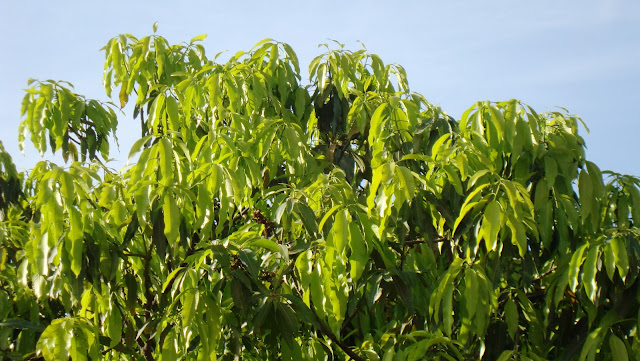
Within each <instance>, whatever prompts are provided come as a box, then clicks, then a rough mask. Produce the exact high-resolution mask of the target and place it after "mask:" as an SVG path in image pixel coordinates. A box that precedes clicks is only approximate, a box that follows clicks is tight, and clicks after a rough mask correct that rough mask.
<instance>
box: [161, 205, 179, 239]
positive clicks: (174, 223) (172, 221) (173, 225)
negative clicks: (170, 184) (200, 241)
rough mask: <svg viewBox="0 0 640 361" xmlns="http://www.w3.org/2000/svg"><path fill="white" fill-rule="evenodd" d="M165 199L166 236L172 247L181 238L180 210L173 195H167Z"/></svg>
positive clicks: (163, 209) (163, 210)
mask: <svg viewBox="0 0 640 361" xmlns="http://www.w3.org/2000/svg"><path fill="white" fill-rule="evenodd" d="M163 198H164V200H163V204H162V212H163V214H164V235H165V236H166V237H167V242H169V245H171V244H174V243H176V242H177V241H178V238H179V237H180V209H179V208H178V205H177V204H176V200H175V199H174V197H172V196H171V195H169V194H166V195H165V196H164V197H163Z"/></svg>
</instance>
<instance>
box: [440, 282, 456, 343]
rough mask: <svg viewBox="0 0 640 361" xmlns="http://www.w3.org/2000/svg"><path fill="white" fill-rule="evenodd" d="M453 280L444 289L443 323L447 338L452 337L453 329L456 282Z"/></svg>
mask: <svg viewBox="0 0 640 361" xmlns="http://www.w3.org/2000/svg"><path fill="white" fill-rule="evenodd" d="M453 281H454V280H453V278H452V279H451V282H448V283H447V285H446V286H445V288H444V292H443V295H442V322H443V326H444V332H445V333H446V334H447V336H449V337H451V332H452V327H453V291H454V282H453Z"/></svg>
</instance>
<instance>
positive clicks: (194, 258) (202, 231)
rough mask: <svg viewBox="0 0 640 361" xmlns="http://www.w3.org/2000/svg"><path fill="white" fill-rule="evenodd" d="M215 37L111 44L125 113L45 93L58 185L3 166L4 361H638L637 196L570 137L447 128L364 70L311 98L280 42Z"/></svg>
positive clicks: (474, 121) (331, 66)
mask: <svg viewBox="0 0 640 361" xmlns="http://www.w3.org/2000/svg"><path fill="white" fill-rule="evenodd" d="M154 30H155V29H154ZM154 32H155V31H154ZM202 39H204V36H198V37H195V38H194V39H192V40H191V41H190V42H189V43H183V44H178V45H171V44H169V43H168V42H167V41H166V40H165V39H164V38H163V37H160V36H157V35H155V34H154V35H152V36H147V37H143V38H141V39H137V38H136V37H134V36H132V35H121V36H118V37H115V38H113V39H111V40H110V41H109V42H108V43H107V45H106V46H105V47H104V49H103V50H104V51H105V55H106V63H105V72H104V84H105V90H106V93H107V95H108V96H109V97H111V98H112V99H114V100H115V101H116V102H117V104H118V105H114V104H113V103H111V102H100V101H97V100H91V99H86V98H84V97H83V96H81V95H78V94H75V93H74V92H73V87H72V86H71V85H70V84H68V83H65V82H55V81H31V82H30V87H29V88H28V89H27V90H26V95H25V97H24V102H23V104H22V112H21V113H22V116H23V121H22V124H21V132H20V139H21V142H22V141H24V139H25V138H27V137H28V138H30V140H31V141H32V142H33V144H34V145H35V147H36V149H38V150H39V151H41V152H45V151H46V150H47V149H50V150H51V151H53V152H54V153H59V154H61V155H62V156H63V158H64V160H65V162H66V163H65V164H64V165H57V164H54V163H52V162H48V161H42V162H40V163H38V164H37V165H36V166H35V168H34V169H32V170H30V171H29V172H26V173H18V172H17V171H16V169H15V166H14V165H13V163H12V160H11V157H10V156H9V155H8V154H7V153H6V152H5V151H4V148H0V172H1V173H0V242H1V244H2V250H1V254H0V286H1V288H0V355H1V356H2V357H3V358H5V359H20V358H23V357H24V358H27V359H36V358H40V357H42V358H44V359H45V360H66V359H69V358H71V359H72V360H87V359H94V360H95V359H102V358H104V359H113V360H119V359H125V360H132V359H135V360H177V359H184V360H215V359H222V360H227V359H229V360H230V359H243V360H276V359H282V360H327V359H328V360H333V359H337V360H341V359H353V360H384V361H390V360H421V359H444V360H471V359H480V358H482V359H486V360H495V359H499V360H509V359H517V360H545V359H562V360H573V359H576V360H577V359H579V360H593V359H602V360H639V359H640V357H639V356H638V355H639V353H640V340H639V339H638V335H637V332H638V327H639V324H638V322H639V319H640V318H639V314H638V312H639V311H638V310H639V309H640V302H639V301H640V290H639V289H638V283H639V282H638V272H639V265H640V263H639V262H640V243H639V239H640V233H639V230H640V229H639V228H638V225H640V192H639V190H638V186H639V184H640V181H639V180H638V179H637V178H634V177H631V176H624V175H620V174H616V173H611V172H601V171H600V169H599V168H598V167H597V166H596V165H595V164H593V163H591V162H589V161H588V160H586V159H585V152H584V149H585V144H584V141H583V139H582V138H581V137H580V136H579V135H578V126H579V123H580V120H579V118H577V117H576V116H573V115H570V114H569V113H568V112H566V111H564V110H562V111H560V112H549V113H545V114H538V113H536V112H535V111H534V110H533V109H531V108H530V107H528V106H526V105H525V104H523V103H521V102H520V101H517V100H508V101H504V102H497V103H496V102H488V101H483V102H478V103H476V104H474V105H473V106H472V107H471V108H470V109H469V110H467V111H466V112H465V113H464V114H463V115H462V117H461V119H460V120H459V121H456V120H454V119H453V118H451V117H450V116H448V115H447V114H446V113H444V112H443V111H442V110H441V109H440V108H439V107H437V106H434V105H433V104H430V103H429V102H428V101H427V100H426V99H425V98H424V97H423V96H422V95H420V94H417V93H412V92H410V90H409V86H408V82H407V76H406V73H405V71H404V69H403V68H402V67H401V66H399V65H385V64H384V63H383V62H382V60H381V59H380V58H379V57H378V56H377V55H375V54H370V53H368V52H367V51H366V49H362V50H358V51H349V50H345V49H344V48H343V46H342V45H340V44H337V45H336V46H334V47H330V46H326V49H327V51H326V53H324V54H322V55H320V56H318V57H316V58H315V59H313V60H312V61H311V64H310V66H309V81H308V83H307V82H306V81H304V80H303V79H302V75H301V70H300V69H299V64H298V60H297V56H296V54H295V52H294V51H293V50H292V49H291V47H290V46H289V45H287V44H284V43H279V42H276V41H272V40H264V41H262V42H260V43H258V44H257V45H256V46H255V47H254V48H253V49H251V50H250V51H248V52H239V53H237V54H235V55H233V56H231V57H230V59H229V60H228V61H226V62H220V63H218V62H217V59H218V58H219V56H218V55H216V57H214V58H213V59H210V58H208V57H207V56H206V55H205V49H204V47H203V46H202V45H201V44H200V41H201V40H202ZM305 84H306V85H305ZM129 102H132V103H134V104H135V105H134V118H135V119H138V120H139V122H140V126H141V134H140V139H139V140H138V141H137V142H136V143H135V144H134V145H133V147H132V149H131V152H130V156H129V165H128V166H126V167H125V168H124V169H123V170H122V171H115V170H113V169H112V168H110V167H109V166H108V164H109V163H108V157H109V144H110V141H113V140H115V139H114V135H115V130H116V126H117V117H116V111H117V108H118V106H120V107H124V106H125V105H126V104H127V103H129Z"/></svg>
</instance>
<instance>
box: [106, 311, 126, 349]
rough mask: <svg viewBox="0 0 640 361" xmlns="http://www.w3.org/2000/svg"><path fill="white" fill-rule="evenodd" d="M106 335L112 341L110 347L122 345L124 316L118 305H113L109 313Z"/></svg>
mask: <svg viewBox="0 0 640 361" xmlns="http://www.w3.org/2000/svg"><path fill="white" fill-rule="evenodd" d="M105 335H106V336H107V337H109V338H110V339H111V342H110V344H109V346H110V347H114V346H115V345H117V344H118V343H120V339H121V337H122V314H121V313H120V309H119V308H118V306H116V305H113V306H112V308H111V309H110V310H109V312H107V319H106V325H105Z"/></svg>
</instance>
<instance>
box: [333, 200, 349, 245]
mask: <svg viewBox="0 0 640 361" xmlns="http://www.w3.org/2000/svg"><path fill="white" fill-rule="evenodd" d="M348 215H349V210H348V209H346V208H343V209H341V210H340V211H338V212H337V213H336V217H335V220H334V222H333V227H332V228H331V236H332V239H333V245H334V247H336V250H337V251H338V254H342V253H343V252H344V250H345V247H346V246H347V244H348V243H349V221H348V220H347V217H348Z"/></svg>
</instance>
